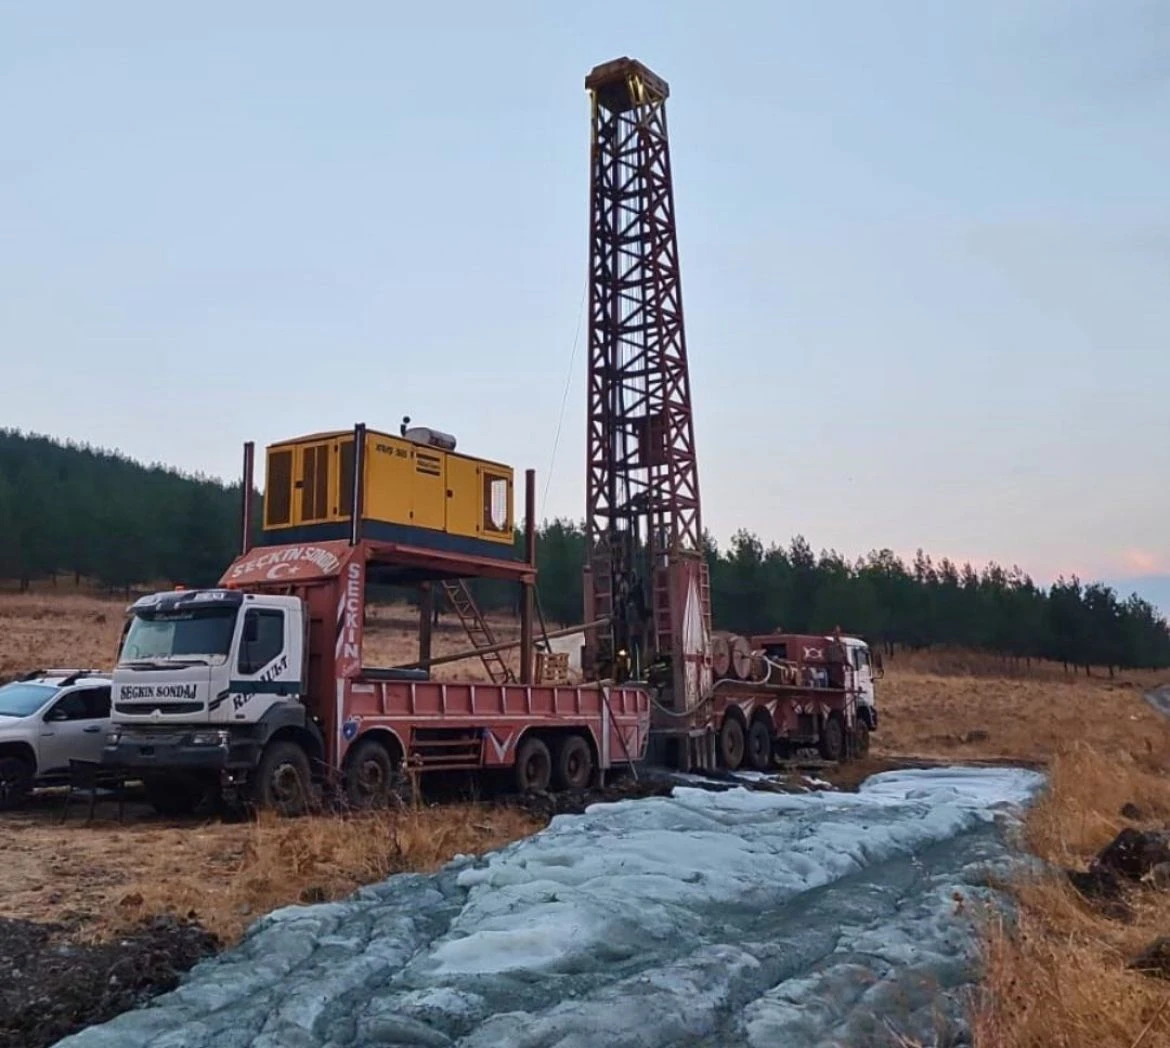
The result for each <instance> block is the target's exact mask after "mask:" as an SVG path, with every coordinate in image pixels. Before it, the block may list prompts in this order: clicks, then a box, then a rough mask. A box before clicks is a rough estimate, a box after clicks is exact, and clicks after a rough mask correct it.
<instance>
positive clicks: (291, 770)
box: [256, 739, 313, 816]
mask: <svg viewBox="0 0 1170 1048" xmlns="http://www.w3.org/2000/svg"><path fill="white" fill-rule="evenodd" d="M312 788H313V778H312V771H311V770H310V768H309V757H308V754H306V753H305V751H304V750H302V749H301V748H300V746H298V745H297V744H296V743H295V742H289V741H287V740H284V739H281V740H278V741H276V742H270V743H269V744H268V745H267V747H265V749H264V754H263V756H261V758H260V766H259V767H258V768H257V769H256V800H257V802H258V803H259V805H260V806H261V807H262V808H271V809H272V810H273V811H275V812H277V813H278V814H280V815H289V816H292V815H303V814H304V813H305V812H306V811H307V810H308V808H309V800H310V797H311V796H312V794H311V791H312Z"/></svg>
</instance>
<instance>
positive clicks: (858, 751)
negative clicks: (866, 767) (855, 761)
mask: <svg viewBox="0 0 1170 1048" xmlns="http://www.w3.org/2000/svg"><path fill="white" fill-rule="evenodd" d="M853 754H854V756H855V757H868V756H869V725H868V724H866V723H865V721H863V720H861V719H860V718H858V720H857V723H856V724H855V725H854V726H853Z"/></svg>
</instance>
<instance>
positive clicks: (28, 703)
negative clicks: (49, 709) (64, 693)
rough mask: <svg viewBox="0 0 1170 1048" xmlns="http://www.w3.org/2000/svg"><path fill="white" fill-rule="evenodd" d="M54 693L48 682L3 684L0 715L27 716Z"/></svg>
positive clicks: (0, 697) (0, 693) (55, 692)
mask: <svg viewBox="0 0 1170 1048" xmlns="http://www.w3.org/2000/svg"><path fill="white" fill-rule="evenodd" d="M56 694H57V689H56V688H54V687H52V686H51V685H48V684H24V683H22V682H19V681H17V682H15V683H13V684H5V685H4V687H2V688H0V717H29V716H31V715H32V714H34V713H36V712H37V710H39V709H40V708H41V707H42V706H43V705H44V704H45V703H46V702H48V701H49V699H51V698H52V697H53V696H54V695H56Z"/></svg>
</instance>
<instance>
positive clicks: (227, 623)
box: [103, 589, 320, 814]
mask: <svg viewBox="0 0 1170 1048" xmlns="http://www.w3.org/2000/svg"><path fill="white" fill-rule="evenodd" d="M307 629H308V624H307V618H306V615H305V608H304V603H303V602H302V601H301V599H300V598H299V597H291V596H280V595H273V594H251V593H241V592H239V591H238V590H230V589H207V590H176V591H172V592H165V593H154V594H151V595H149V596H146V597H142V598H141V599H140V600H138V601H136V602H135V603H134V604H133V605H131V607H130V608H129V614H128V619H127V623H126V628H125V630H124V633H123V638H122V644H121V649H120V651H119V655H118V663H117V665H116V667H115V669H114V674H113V678H112V691H113V710H112V716H111V731H110V735H109V739H108V742H107V744H106V748H105V751H104V754H103V760H104V762H105V763H107V764H110V765H117V766H120V767H123V768H128V769H134V770H136V771H139V772H141V773H142V775H143V778H144V781H146V782H147V787H148V791H149V792H150V794H151V800H152V802H154V803H155V807H156V808H158V809H159V810H160V811H165V812H167V813H169V814H177V813H180V812H183V811H187V810H191V809H192V808H193V807H194V806H195V805H196V804H197V803H198V800H199V799H200V797H202V796H203V795H205V794H206V793H207V790H208V789H209V788H210V787H211V786H213V785H216V784H218V785H219V786H224V785H229V784H231V783H232V782H233V781H235V780H240V781H243V780H245V779H247V778H248V776H249V773H250V771H251V770H253V769H255V768H256V767H257V766H258V765H259V764H260V763H261V761H262V758H263V755H264V753H265V751H266V748H267V747H268V743H269V742H270V741H271V740H272V739H273V738H274V737H277V736H280V735H282V733H283V734H285V735H292V736H296V737H297V738H298V740H299V741H301V743H302V745H306V739H307V738H311V737H312V736H313V735H314V730H315V729H314V725H313V724H312V721H311V719H310V718H309V717H308V716H307V715H306V712H305V708H304V706H303V705H302V702H301V697H302V694H303V692H304V687H305V674H306V670H307V653H308V645H307ZM319 750H320V738H319V733H317V738H316V740H315V742H314V744H312V745H308V746H307V752H309V753H314V752H319ZM152 769H156V773H155V774H153V775H152Z"/></svg>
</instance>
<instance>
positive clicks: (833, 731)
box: [818, 713, 845, 761]
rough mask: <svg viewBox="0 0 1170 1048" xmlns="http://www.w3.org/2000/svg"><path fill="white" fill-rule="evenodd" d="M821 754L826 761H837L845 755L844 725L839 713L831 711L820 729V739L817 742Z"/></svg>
mask: <svg viewBox="0 0 1170 1048" xmlns="http://www.w3.org/2000/svg"><path fill="white" fill-rule="evenodd" d="M818 748H819V749H820V751H821V756H822V757H823V758H824V759H825V760H827V761H839V760H840V759H841V758H842V757H844V756H845V725H844V724H843V723H842V721H841V714H839V713H833V714H830V715H829V719H828V720H827V721H825V726H824V727H823V728H822V729H821V740H820V742H819V743H818Z"/></svg>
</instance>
